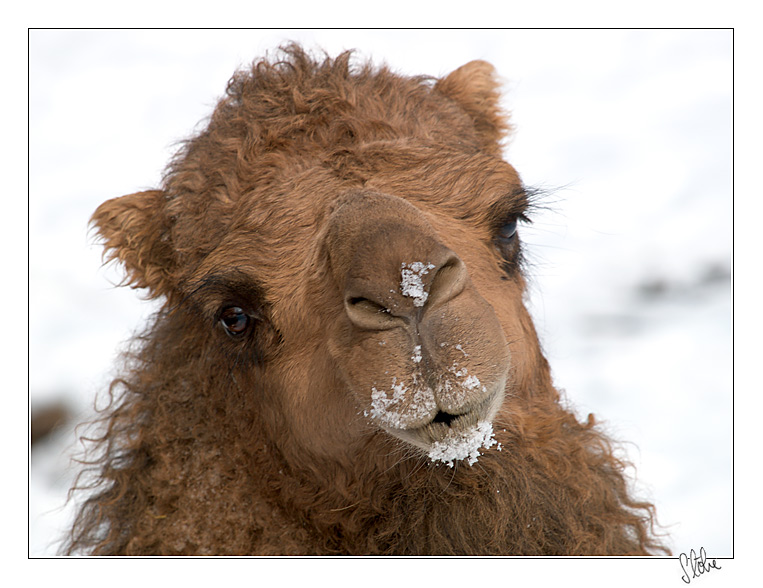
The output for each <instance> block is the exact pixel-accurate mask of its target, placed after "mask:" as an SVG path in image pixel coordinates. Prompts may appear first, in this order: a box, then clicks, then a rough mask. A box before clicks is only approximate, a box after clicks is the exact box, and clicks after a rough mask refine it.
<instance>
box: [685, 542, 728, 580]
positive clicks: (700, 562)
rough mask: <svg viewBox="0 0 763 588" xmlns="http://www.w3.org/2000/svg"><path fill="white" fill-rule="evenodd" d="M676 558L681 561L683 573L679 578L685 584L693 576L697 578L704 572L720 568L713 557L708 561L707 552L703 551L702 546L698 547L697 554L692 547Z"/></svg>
mask: <svg viewBox="0 0 763 588" xmlns="http://www.w3.org/2000/svg"><path fill="white" fill-rule="evenodd" d="M678 560H679V561H680V562H681V569H682V570H683V571H684V575H683V576H682V577H681V579H682V580H683V581H684V582H686V583H687V584H689V583H690V582H691V581H692V580H693V579H694V578H699V577H700V576H701V575H702V574H704V573H705V572H709V571H710V570H720V569H721V566H719V565H718V564H717V563H716V561H715V560H714V559H713V560H710V561H709V562H708V561H707V554H706V553H705V548H704V547H701V548H700V550H699V555H697V554H696V553H695V551H694V550H693V549H692V550H691V551H690V552H689V555H686V554H685V553H682V554H681V555H680V556H679V557H678ZM689 572H691V576H689Z"/></svg>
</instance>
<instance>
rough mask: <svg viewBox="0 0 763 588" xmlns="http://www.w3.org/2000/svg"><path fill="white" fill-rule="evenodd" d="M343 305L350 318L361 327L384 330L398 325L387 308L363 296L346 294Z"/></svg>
mask: <svg viewBox="0 0 763 588" xmlns="http://www.w3.org/2000/svg"><path fill="white" fill-rule="evenodd" d="M344 306H345V310H346V312H347V316H348V317H349V318H350V320H351V321H352V322H353V323H354V324H355V325H356V326H357V327H360V328H362V329H370V330H385V329H391V328H393V327H395V326H397V325H398V320H397V319H396V317H394V316H393V315H392V312H391V311H390V309H389V308H387V307H386V306H383V305H382V304H379V303H378V302H374V301H373V300H370V299H368V298H365V297H363V296H348V297H347V298H345V302H344Z"/></svg>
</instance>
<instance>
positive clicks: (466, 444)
mask: <svg viewBox="0 0 763 588" xmlns="http://www.w3.org/2000/svg"><path fill="white" fill-rule="evenodd" d="M504 385H505V382H501V384H500V385H499V386H496V388H495V390H494V392H493V393H492V394H491V395H490V396H489V397H488V398H487V399H485V400H484V401H483V402H482V403H480V404H479V405H477V406H476V407H474V408H472V409H471V410H469V411H467V412H465V413H462V414H458V415H454V414H449V413H447V412H444V411H442V410H439V411H438V412H437V413H436V414H435V415H434V417H433V418H432V419H431V421H430V422H428V423H427V424H425V425H423V426H419V427H415V428H408V429H397V428H391V427H384V428H385V430H386V431H387V432H388V433H390V434H392V435H394V436H395V437H398V438H399V439H402V440H403V441H406V442H408V443H410V444H411V445H414V446H416V447H418V448H419V449H421V450H422V451H424V452H425V453H426V455H427V456H428V457H429V458H430V459H431V460H432V461H433V462H443V463H445V464H446V465H448V466H451V467H452V466H453V463H454V462H456V461H461V460H464V461H466V462H467V463H468V464H469V465H472V464H473V463H475V462H476V461H477V458H478V457H479V455H480V452H481V451H482V450H486V449H489V448H490V447H492V446H493V445H496V441H495V439H494V438H493V424H492V423H493V418H494V417H495V415H496V414H497V412H498V409H499V408H500V406H501V404H502V403H503V399H504ZM499 449H500V447H499Z"/></svg>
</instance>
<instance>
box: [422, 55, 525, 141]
mask: <svg viewBox="0 0 763 588" xmlns="http://www.w3.org/2000/svg"><path fill="white" fill-rule="evenodd" d="M499 87H500V84H499V82H498V80H497V79H496V75H495V68H494V67H493V66H492V65H491V64H489V63H488V62H487V61H479V60H478V61H470V62H469V63H467V64H466V65H462V66H461V67H459V68H458V69H457V70H455V71H454V72H452V73H450V74H449V75H447V76H446V77H444V78H442V79H441V80H439V81H438V82H437V84H436V85H435V89H437V90H438V91H439V92H440V93H442V94H445V95H446V96H448V97H449V98H450V99H452V100H454V101H455V102H457V103H458V104H460V105H461V107H462V108H463V109H464V110H465V111H466V112H467V113H468V114H469V116H471V117H472V120H473V121H474V127H475V128H476V129H477V133H478V134H479V136H480V138H481V139H482V143H483V148H484V149H485V150H487V151H488V152H491V153H498V152H500V145H499V141H500V140H501V139H502V138H503V137H504V136H505V135H506V134H507V132H508V131H509V128H510V126H509V122H508V115H507V114H506V113H504V112H503V111H502V110H501V107H500V103H499V101H500V97H501V95H500V92H499Z"/></svg>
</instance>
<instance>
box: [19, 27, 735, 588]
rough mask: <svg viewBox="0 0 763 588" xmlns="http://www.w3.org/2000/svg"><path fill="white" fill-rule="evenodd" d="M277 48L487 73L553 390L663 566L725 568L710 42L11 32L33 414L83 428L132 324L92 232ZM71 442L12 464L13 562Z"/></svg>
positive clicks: (141, 305) (727, 226)
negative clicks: (601, 435)
mask: <svg viewBox="0 0 763 588" xmlns="http://www.w3.org/2000/svg"><path fill="white" fill-rule="evenodd" d="M290 39H293V40H297V41H301V42H303V43H304V44H306V46H307V47H309V48H317V47H322V48H324V49H326V50H327V51H328V52H329V53H330V54H332V55H334V54H336V53H337V52H339V51H341V50H343V49H350V48H357V49H358V50H359V56H361V57H362V58H369V57H370V58H373V60H374V61H376V62H382V61H384V62H386V63H388V64H389V65H390V66H391V67H392V68H393V69H395V70H397V71H399V72H402V73H405V74H411V75H413V74H430V75H435V76H441V75H445V74H447V73H448V72H450V71H452V70H453V69H455V68H457V67H459V66H460V65H462V64H463V63H466V62H467V61H470V60H472V59H486V60H488V61H490V62H491V63H493V64H494V65H495V66H496V68H497V70H498V72H499V74H500V75H501V76H502V77H503V78H504V79H505V95H504V105H505V107H506V108H507V109H508V110H510V111H511V112H512V120H513V123H514V125H515V126H516V133H515V135H514V138H513V140H512V141H511V142H510V144H509V145H508V146H507V149H506V158H507V160H508V161H509V162H510V163H512V164H513V165H514V166H515V167H516V169H517V170H518V171H519V173H520V175H521V176H522V178H523V180H524V182H525V183H526V184H527V185H529V186H537V187H542V188H549V189H553V188H556V190H552V191H551V194H550V196H549V197H548V199H547V201H546V202H545V203H543V204H544V205H545V207H544V208H541V209H539V210H538V211H537V212H536V214H535V215H534V223H533V224H532V225H529V226H521V227H520V235H521V238H522V240H523V241H524V243H525V246H526V252H527V256H528V259H529V262H530V263H529V271H530V274H531V291H530V296H529V306H530V307H531V310H532V313H533V315H534V317H535V320H536V325H537V327H538V331H539V335H540V337H541V342H542V344H543V347H544V349H545V352H546V354H547V356H548V358H549V361H550V363H551V366H552V369H553V375H554V378H555V381H556V383H557V385H558V386H559V387H560V388H563V389H564V390H565V391H566V394H567V397H568V400H569V402H570V403H571V405H572V406H574V407H575V409H576V410H577V411H578V413H579V415H580V416H581V418H584V417H585V416H586V415H587V414H588V413H589V412H593V413H595V414H596V416H597V418H598V419H599V420H602V421H604V425H605V427H606V428H607V429H608V430H609V431H610V432H611V433H612V435H613V436H614V437H615V438H617V439H620V440H623V441H626V442H627V443H626V444H625V445H624V447H625V449H626V450H627V453H628V456H629V458H630V459H631V460H632V461H633V462H634V464H635V466H636V471H637V476H638V487H639V489H640V491H641V493H642V495H644V496H646V497H647V498H649V499H651V500H653V501H654V502H655V503H656V505H657V513H658V517H659V521H660V522H661V523H662V524H663V525H665V526H666V530H667V531H668V532H669V533H670V535H671V540H670V545H671V547H672V548H673V550H674V553H676V554H677V553H680V552H685V551H688V550H689V549H697V550H698V549H699V548H700V547H705V549H706V550H707V553H708V555H709V556H711V557H729V556H731V555H733V543H732V353H731V325H732V322H731V267H732V266H731V256H732V192H731V191H732V94H731V92H732V33H731V31H728V30H725V31H723V30H678V31H676V30H658V31H629V30H618V31H601V30H599V31H596V30H556V31H549V30H521V31H511V30H506V31H459V30H456V31H447V30H442V31H382V30H363V31H353V30H338V31H332V30H324V31H306V30H301V31H277V30H268V31H193V30H188V31H121V30H113V31H75V30H70V31H52V30H51V31H45V30H33V31H31V32H30V47H29V49H30V52H29V59H30V61H29V76H30V85H29V107H30V123H29V124H30V127H29V157H30V160H29V165H30V180H29V192H30V198H29V215H30V218H29V223H30V309H31V310H33V312H31V313H30V324H29V328H30V332H29V336H30V365H32V366H34V369H31V370H30V382H29V385H30V394H31V402H32V405H33V406H38V405H42V404H44V403H45V402H49V401H53V400H54V399H59V398H60V399H64V400H65V401H67V402H68V403H69V404H70V405H71V406H72V407H73V409H74V410H76V411H77V412H78V413H79V414H80V415H81V416H82V417H83V418H84V417H86V416H87V415H88V414H89V413H90V411H91V408H92V404H93V398H94V396H95V394H96V393H97V392H102V391H103V390H104V389H105V387H106V386H107V384H108V382H109V380H110V378H111V377H112V376H113V374H114V372H113V368H114V361H115V359H116V356H117V352H118V350H119V348H120V345H122V344H123V342H124V341H126V340H127V339H129V337H130V336H131V333H132V332H133V331H134V330H135V329H137V328H138V327H139V326H140V325H141V322H142V321H143V320H145V318H146V317H147V316H148V315H149V314H150V312H151V309H152V306H151V304H148V303H146V302H143V301H141V299H140V296H139V293H138V292H135V291H133V290H130V289H128V288H115V287H113V286H112V284H115V283H117V282H118V281H119V280H120V279H121V275H122V274H121V270H120V268H119V267H111V266H109V267H105V268H102V267H101V257H100V256H101V250H100V247H99V246H98V245H96V244H95V243H94V242H93V238H92V235H89V234H88V224H87V223H88V219H89V216H90V215H91V213H92V212H93V211H94V210H95V208H96V207H97V206H98V205H99V204H100V203H101V202H103V201H104V200H106V199H108V198H112V197H115V196H120V195H123V194H128V193H131V192H135V191H137V190H141V189H146V188H151V187H155V186H157V185H158V184H159V182H160V178H161V173H162V170H163V167H164V166H165V164H166V163H167V162H168V160H169V158H170V156H171V155H172V154H173V152H174V150H175V148H176V142H177V141H179V140H182V139H184V138H186V137H188V136H189V135H190V134H192V132H193V131H194V129H196V128H199V127H197V125H198V124H199V122H200V121H202V120H203V119H204V118H205V117H206V116H208V115H209V114H210V113H211V111H212V108H213V106H214V104H215V102H216V100H217V98H218V97H220V96H221V95H222V93H223V92H224V89H225V85H226V82H227V80H228V78H229V77H230V75H231V74H232V73H233V71H234V70H235V69H237V68H238V67H242V66H246V65H247V64H248V63H250V62H251V61H252V60H254V59H255V58H257V57H259V56H262V55H263V54H264V52H265V51H266V50H268V49H273V48H275V47H277V46H278V45H279V44H281V43H283V42H285V41H287V40H290ZM74 439H75V438H74V433H73V431H72V430H71V429H66V430H64V431H61V432H60V433H59V434H58V435H56V436H54V437H53V438H51V439H50V440H49V441H47V442H44V443H42V444H40V445H39V446H36V447H35V449H34V450H33V452H32V456H31V477H30V494H29V499H30V514H29V524H30V545H29V553H30V555H32V556H48V555H54V554H56V553H57V549H58V539H59V538H60V535H61V533H62V532H63V530H64V528H65V526H66V523H67V520H68V518H69V517H70V516H71V508H70V507H64V506H63V505H64V502H65V499H66V492H67V490H68V487H69V485H70V484H71V482H72V479H73V473H74V470H73V468H72V467H71V464H70V461H69V459H70V455H71V451H72V450H73V449H75V442H74ZM709 513H712V514H709ZM718 573H719V574H720V573H721V572H718ZM678 577H680V576H679V575H678V571H677V574H676V578H675V580H676V581H678V580H677V579H678Z"/></svg>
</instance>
